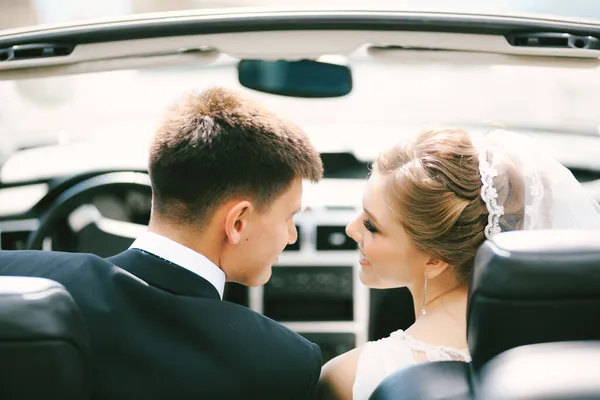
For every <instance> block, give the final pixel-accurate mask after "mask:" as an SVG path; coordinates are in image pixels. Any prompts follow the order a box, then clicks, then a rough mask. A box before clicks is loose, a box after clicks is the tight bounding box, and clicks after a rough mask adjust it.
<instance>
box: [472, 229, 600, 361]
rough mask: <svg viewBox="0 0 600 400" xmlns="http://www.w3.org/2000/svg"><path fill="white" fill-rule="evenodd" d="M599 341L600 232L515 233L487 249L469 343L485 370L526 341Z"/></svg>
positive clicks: (478, 263)
mask: <svg viewBox="0 0 600 400" xmlns="http://www.w3.org/2000/svg"><path fill="white" fill-rule="evenodd" d="M586 339H600V231H583V230H576V231H560V230H550V231H515V232H506V233H501V234H498V235H495V236H494V238H493V240H490V241H487V242H485V243H484V244H483V246H482V247H481V248H480V250H479V252H478V254H477V257H476V259H475V268H474V272H473V279H472V282H471V286H470V290H469V304H468V316H467V340H468V343H469V350H470V352H471V357H472V358H473V366H474V367H475V369H476V370H477V369H479V368H480V367H481V366H482V365H483V364H484V363H485V362H487V361H488V360H489V359H491V358H492V357H494V356H496V355H497V354H499V353H501V352H503V351H505V350H508V349H511V348H513V347H518V346H522V345H528V344H535V343H544V342H558V341H569V340H586Z"/></svg>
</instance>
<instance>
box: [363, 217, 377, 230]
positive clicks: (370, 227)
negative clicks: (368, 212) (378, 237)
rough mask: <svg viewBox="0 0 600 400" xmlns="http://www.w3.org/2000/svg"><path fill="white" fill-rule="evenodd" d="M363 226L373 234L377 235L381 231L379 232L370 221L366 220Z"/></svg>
mask: <svg viewBox="0 0 600 400" xmlns="http://www.w3.org/2000/svg"><path fill="white" fill-rule="evenodd" d="M363 225H364V226H365V228H366V229H367V230H368V231H369V232H372V233H377V232H379V231H378V230H377V228H375V227H374V226H373V223H372V222H371V220H369V219H364V220H363Z"/></svg>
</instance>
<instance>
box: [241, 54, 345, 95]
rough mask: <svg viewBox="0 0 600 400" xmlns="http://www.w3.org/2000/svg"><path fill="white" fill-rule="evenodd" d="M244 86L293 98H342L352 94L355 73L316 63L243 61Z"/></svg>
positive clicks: (339, 66) (307, 61)
mask: <svg viewBox="0 0 600 400" xmlns="http://www.w3.org/2000/svg"><path fill="white" fill-rule="evenodd" d="M238 79H239V81H240V84H241V85H242V86H245V87H247V88H249V89H253V90H257V91H259V92H264V93H271V94H278V95H282V96H290V97H309V98H316V97H320V98H324V97H341V96H345V95H347V94H348V93H350V92H351V91H352V72H351V71H350V68H348V67H347V66H344V65H338V64H331V63H325V62H320V61H312V60H301V61H283V60H279V61H266V60H242V61H240V62H239V64H238Z"/></svg>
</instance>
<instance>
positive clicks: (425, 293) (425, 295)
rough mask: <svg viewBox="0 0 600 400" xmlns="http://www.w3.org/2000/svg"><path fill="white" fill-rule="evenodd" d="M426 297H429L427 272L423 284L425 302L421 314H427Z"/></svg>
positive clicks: (422, 304)
mask: <svg viewBox="0 0 600 400" xmlns="http://www.w3.org/2000/svg"><path fill="white" fill-rule="evenodd" d="M425 298H427V274H425V283H424V284H423V302H422V303H421V314H422V315H425V314H427V310H425Z"/></svg>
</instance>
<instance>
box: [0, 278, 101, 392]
mask: <svg viewBox="0 0 600 400" xmlns="http://www.w3.org/2000/svg"><path fill="white" fill-rule="evenodd" d="M88 358H89V348H88V338H87V331H86V329H85V326H84V323H83V320H82V318H81V316H80V314H79V310H78V308H77V306H76V304H75V302H74V301H73V298H72V297H71V295H70V294H69V293H68V292H67V290H66V289H65V288H64V287H63V286H62V285H60V284H59V283H57V282H54V281H51V280H48V279H42V278H28V277H0V399H3V400H9V399H19V400H26V399H40V398H49V399H60V400H67V399H69V400H70V399H86V398H89V393H90V390H89V372H88Z"/></svg>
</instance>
